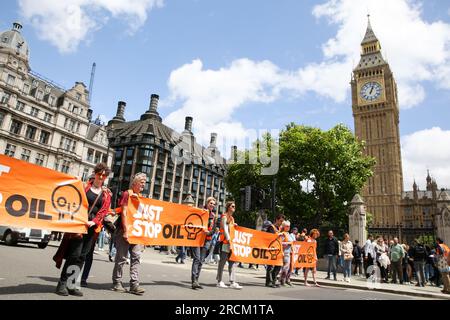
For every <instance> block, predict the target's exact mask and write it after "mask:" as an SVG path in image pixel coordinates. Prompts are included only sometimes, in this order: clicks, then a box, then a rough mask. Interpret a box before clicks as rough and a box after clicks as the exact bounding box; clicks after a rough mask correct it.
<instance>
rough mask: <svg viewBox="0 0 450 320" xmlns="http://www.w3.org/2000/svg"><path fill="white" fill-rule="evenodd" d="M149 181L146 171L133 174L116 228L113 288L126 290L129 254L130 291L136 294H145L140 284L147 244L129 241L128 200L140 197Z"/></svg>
mask: <svg viewBox="0 0 450 320" xmlns="http://www.w3.org/2000/svg"><path fill="white" fill-rule="evenodd" d="M146 183H147V175H146V174H145V173H137V174H135V175H134V176H133V178H132V181H131V189H129V190H127V191H125V192H123V194H122V198H121V199H120V201H119V205H120V207H122V212H121V214H120V218H119V219H120V221H119V222H118V227H117V229H116V236H115V238H116V257H115V264H114V269H113V273H112V282H113V286H112V288H111V289H112V290H113V291H116V292H126V290H125V288H124V287H123V284H122V278H123V267H124V265H125V264H126V263H127V255H128V254H129V256H130V262H129V263H130V289H129V292H130V293H133V294H136V295H143V294H144V293H145V289H144V288H142V287H141V286H139V264H140V263H141V255H142V252H143V251H144V249H145V246H143V245H140V244H130V243H129V242H128V233H129V232H128V224H127V214H128V200H129V198H130V197H133V198H139V197H141V196H142V195H141V192H142V190H144V188H145V184H146Z"/></svg>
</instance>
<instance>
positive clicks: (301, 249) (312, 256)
mask: <svg viewBox="0 0 450 320" xmlns="http://www.w3.org/2000/svg"><path fill="white" fill-rule="evenodd" d="M316 247H317V243H316V242H307V241H295V242H294V244H293V245H292V250H293V255H294V268H314V267H316V263H317V256H316Z"/></svg>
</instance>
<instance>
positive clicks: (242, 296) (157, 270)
mask: <svg viewBox="0 0 450 320" xmlns="http://www.w3.org/2000/svg"><path fill="white" fill-rule="evenodd" d="M55 251H56V247H55V246H49V247H47V248H46V249H44V250H42V249H38V248H37V247H36V246H34V245H28V244H24V245H19V246H17V247H8V246H6V245H4V244H0V257H1V260H0V300H8V299H20V300H24V299H39V300H41V299H42V300H51V299H73V300H79V299H80V298H75V297H59V296H57V295H56V294H54V290H55V287H56V283H57V281H58V276H59V270H58V269H56V268H55V266H54V262H53V261H52V256H53V254H54V253H55ZM186 261H187V263H186V264H185V265H180V264H176V263H175V261H174V256H172V255H170V256H168V255H165V254H160V253H159V252H158V251H155V250H154V249H151V248H147V249H146V251H145V253H144V255H143V261H142V264H141V285H142V286H143V287H144V288H145V289H146V290H147V292H146V293H145V294H144V296H142V297H141V296H135V295H132V294H128V293H116V292H113V291H110V287H111V273H112V268H113V263H111V262H109V261H108V257H107V254H106V252H99V253H98V254H95V256H94V264H93V267H92V270H91V277H90V279H89V281H88V282H89V288H83V292H84V297H83V299H102V300H110V299H121V300H125V299H139V300H142V299H155V300H158V299H162V300H166V299H173V300H181V299H189V300H202V299H209V300H210V299H212V300H216V299H222V300H248V299H251V300H278V299H306V300H308V299H345V300H387V299H388V300H395V299H407V300H410V299H421V298H419V297H410V296H404V295H397V294H395V295H394V294H386V293H380V292H373V291H363V290H355V289H346V288H334V287H322V288H314V287H311V288H307V287H305V286H303V285H300V284H298V285H296V287H295V288H279V289H273V288H266V287H264V279H262V278H261V277H263V276H264V268H263V267H260V269H261V270H259V271H253V270H248V269H240V268H238V269H237V271H238V274H237V279H238V282H239V283H240V284H241V285H243V286H244V289H243V290H232V289H218V288H216V287H215V283H216V281H215V276H216V268H217V267H216V266H215V265H207V266H206V267H204V270H203V271H202V275H201V278H200V282H201V284H203V285H204V287H205V288H204V289H203V290H197V291H194V290H192V289H191V288H190V266H191V260H186ZM125 275H126V276H127V277H126V278H125V279H124V280H125V281H124V284H125V283H127V281H128V279H129V278H128V270H127V272H126V273H125ZM227 280H228V276H227V274H225V281H227Z"/></svg>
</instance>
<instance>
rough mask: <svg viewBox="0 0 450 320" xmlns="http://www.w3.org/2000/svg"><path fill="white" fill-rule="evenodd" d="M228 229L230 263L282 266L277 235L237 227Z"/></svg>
mask: <svg viewBox="0 0 450 320" xmlns="http://www.w3.org/2000/svg"><path fill="white" fill-rule="evenodd" d="M230 229H231V234H230V237H231V257H230V260H231V261H236V262H243V263H251V264H261V265H274V266H282V265H283V250H282V246H281V241H280V239H279V237H278V235H276V234H271V233H267V232H262V231H257V230H253V229H249V228H244V227H239V226H230Z"/></svg>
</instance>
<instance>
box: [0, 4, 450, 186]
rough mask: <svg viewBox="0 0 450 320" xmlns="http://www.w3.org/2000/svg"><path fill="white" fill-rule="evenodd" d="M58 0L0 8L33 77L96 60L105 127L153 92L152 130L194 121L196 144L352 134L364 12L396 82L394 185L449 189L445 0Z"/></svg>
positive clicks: (72, 77)
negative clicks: (211, 138)
mask: <svg viewBox="0 0 450 320" xmlns="http://www.w3.org/2000/svg"><path fill="white" fill-rule="evenodd" d="M61 2H62V1H57V0H42V1H33V0H18V1H7V2H6V3H2V10H1V11H0V29H1V30H7V29H10V28H11V25H12V22H13V21H16V20H20V21H22V22H23V24H24V28H23V34H24V36H25V37H26V39H27V40H28V43H29V46H30V53H31V61H30V64H31V68H32V69H33V70H34V71H37V72H38V73H41V74H43V75H45V76H46V77H48V78H50V79H52V80H53V81H55V82H57V83H60V84H62V85H63V86H64V87H66V88H70V87H71V86H72V85H73V84H74V83H75V81H83V82H84V83H85V84H86V85H88V84H89V77H90V68H91V65H92V63H93V62H94V61H95V62H96V63H97V72H96V78H95V85H94V92H93V103H92V107H93V109H94V114H96V115H97V114H101V115H103V116H104V117H105V119H110V118H112V117H113V116H114V114H115V111H116V106H117V101H118V100H123V101H126V102H127V110H126V114H125V115H126V118H127V120H133V119H137V118H138V117H139V116H140V115H141V114H142V113H144V112H145V110H146V109H147V107H148V104H149V99H150V95H151V94H152V93H157V94H159V95H160V97H161V101H160V107H159V112H160V114H161V116H162V117H163V119H164V122H165V123H167V124H168V125H170V126H173V127H175V128H176V129H178V130H181V129H182V127H183V123H184V117H185V116H193V117H194V129H195V130H196V132H197V134H198V135H199V139H200V136H202V135H203V136H206V138H205V139H207V135H208V134H209V132H212V131H216V132H218V133H219V135H222V137H223V136H227V137H230V138H236V137H238V136H241V135H243V134H244V132H245V130H246V129H256V130H265V129H277V128H278V129H282V128H283V127H284V126H285V125H286V124H287V123H289V122H291V121H294V122H296V123H301V124H307V125H313V126H317V127H320V128H323V129H328V128H331V127H332V126H334V125H335V124H337V123H344V124H346V125H348V126H349V127H350V128H352V129H353V118H352V114H351V101H350V96H349V94H350V86H349V81H350V75H351V71H352V67H353V66H354V65H355V64H356V63H357V62H358V57H359V50H360V48H359V43H360V42H361V40H362V37H363V36H364V33H365V29H366V26H367V17H366V14H367V12H370V13H371V21H372V26H373V28H374V31H375V33H376V35H377V36H378V38H379V39H380V41H381V45H382V47H383V54H384V56H385V58H387V59H388V61H389V62H390V64H391V68H392V69H393V71H394V73H395V75H396V78H397V82H398V83H399V95H400V105H401V120H400V132H401V135H402V152H403V162H404V175H405V184H406V185H407V187H408V188H409V185H410V184H411V183H412V179H413V178H414V177H415V178H416V179H417V180H418V183H419V186H420V187H424V181H422V180H424V176H425V174H426V169H427V168H429V169H430V170H431V172H432V174H433V175H434V176H435V177H436V178H437V180H438V184H439V185H440V186H442V185H443V186H447V187H450V170H449V167H448V164H449V163H450V140H449V139H450V123H449V121H448V119H450V103H449V102H450V11H449V8H450V6H449V4H448V3H447V2H446V1H442V0H427V1H418V0H417V1H413V0H363V1H352V0H337V1H326V0H322V1H312V0H302V1H298V0H283V1H275V0H266V1H260V0H259V1H257V0H246V1H237V0H227V1H219V0H133V1H124V0H116V1H112V2H111V1H105V0H66V1H63V2H64V3H63V4H62V3H61ZM130 2H132V3H133V5H130ZM430 140H433V141H435V142H436V143H430ZM219 141H220V140H219ZM229 145H230V143H229Z"/></svg>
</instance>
